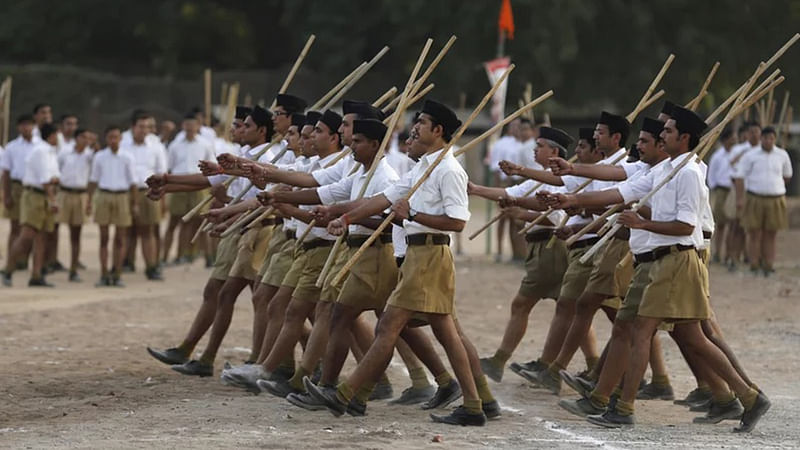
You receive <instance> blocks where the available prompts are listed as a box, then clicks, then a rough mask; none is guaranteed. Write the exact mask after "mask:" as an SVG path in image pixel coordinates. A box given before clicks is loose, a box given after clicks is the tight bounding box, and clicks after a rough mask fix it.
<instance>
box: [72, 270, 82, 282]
mask: <svg viewBox="0 0 800 450" xmlns="http://www.w3.org/2000/svg"><path fill="white" fill-rule="evenodd" d="M69 282H70V283H81V282H83V280H81V277H79V276H78V272H70V273H69Z"/></svg>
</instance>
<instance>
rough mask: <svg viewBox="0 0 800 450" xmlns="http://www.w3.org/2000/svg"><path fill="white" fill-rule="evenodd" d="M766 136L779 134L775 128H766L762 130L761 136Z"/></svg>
mask: <svg viewBox="0 0 800 450" xmlns="http://www.w3.org/2000/svg"><path fill="white" fill-rule="evenodd" d="M766 134H774V135H777V134H778V133H776V132H775V128H773V127H764V129H763V130H761V136H764V135H766Z"/></svg>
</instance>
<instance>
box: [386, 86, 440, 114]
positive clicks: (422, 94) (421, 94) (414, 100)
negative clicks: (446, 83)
mask: <svg viewBox="0 0 800 450" xmlns="http://www.w3.org/2000/svg"><path fill="white" fill-rule="evenodd" d="M434 86H436V85H435V84H433V83H431V84H429V85H427V86H425V89H423V90H421V91H419V92H417V94H416V95H414V96H413V97H411V100H409V101H408V106H411V105H413V104H414V103H417V102H418V101H419V100H420V99H421V98H422V97H425V96H426V95H427V94H428V92H430V91H431V89H433V87H434ZM395 100H396V101H398V102H399V101H400V97H395V99H394V100H393V101H392V102H391V103H389V104H388V105H386V106H385V107H384V108H383V109H382V110H381V111H383V112H384V113H387V112H389V110H391V109H392V108H393V107H394V106H395V105H397V103H396V102H395ZM391 117H392V116H389V117H387V118H385V119H383V123H384V124H388V123H389V120H391Z"/></svg>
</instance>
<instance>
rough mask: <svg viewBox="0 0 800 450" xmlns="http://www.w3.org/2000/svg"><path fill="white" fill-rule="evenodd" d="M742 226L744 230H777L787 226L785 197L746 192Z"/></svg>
mask: <svg viewBox="0 0 800 450" xmlns="http://www.w3.org/2000/svg"><path fill="white" fill-rule="evenodd" d="M742 226H743V227H744V228H745V229H746V230H765V231H778V230H785V229H786V228H789V218H788V216H787V214H786V197H785V196H783V195H777V196H765V195H757V194H753V193H752V192H748V193H747V196H746V197H745V203H744V213H743V215H742Z"/></svg>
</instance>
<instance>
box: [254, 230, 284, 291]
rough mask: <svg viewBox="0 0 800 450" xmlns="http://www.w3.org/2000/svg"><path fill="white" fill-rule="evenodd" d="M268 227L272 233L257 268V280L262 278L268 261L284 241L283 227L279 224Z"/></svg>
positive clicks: (267, 266) (267, 267)
mask: <svg viewBox="0 0 800 450" xmlns="http://www.w3.org/2000/svg"><path fill="white" fill-rule="evenodd" d="M270 227H271V228H272V233H271V235H270V238H269V242H267V252H266V253H265V254H264V261H263V262H262V263H261V268H260V269H258V274H257V275H256V279H257V280H259V281H261V280H262V279H263V278H264V274H265V273H267V269H269V264H270V261H272V256H273V255H275V254H276V253H278V252H279V251H280V250H281V248H282V247H283V244H284V243H286V233H284V232H283V227H282V226H281V225H274V226H270ZM262 282H263V281H262Z"/></svg>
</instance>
